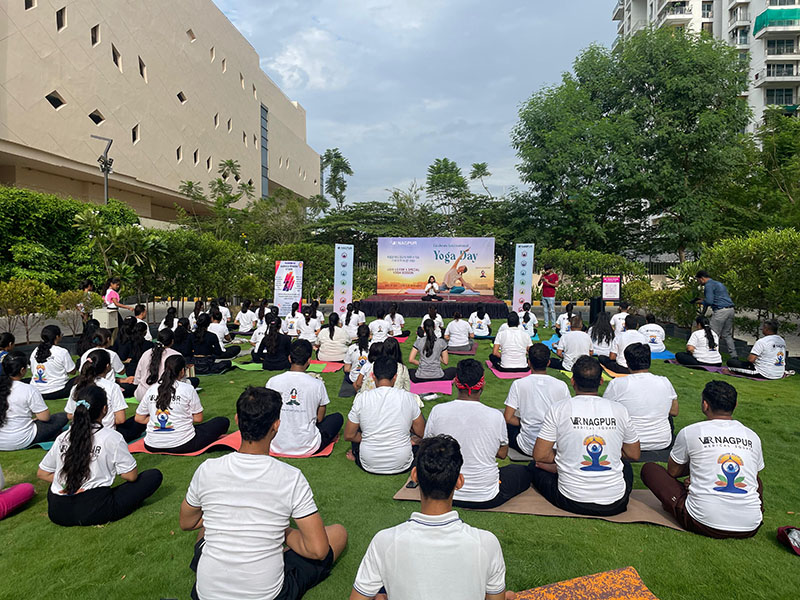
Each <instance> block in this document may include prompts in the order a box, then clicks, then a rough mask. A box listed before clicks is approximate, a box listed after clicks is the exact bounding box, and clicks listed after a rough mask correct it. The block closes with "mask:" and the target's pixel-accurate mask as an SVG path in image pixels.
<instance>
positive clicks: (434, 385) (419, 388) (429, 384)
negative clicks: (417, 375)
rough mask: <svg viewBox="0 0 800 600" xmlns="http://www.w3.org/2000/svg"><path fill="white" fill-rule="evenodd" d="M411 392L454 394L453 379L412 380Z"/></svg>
mask: <svg viewBox="0 0 800 600" xmlns="http://www.w3.org/2000/svg"><path fill="white" fill-rule="evenodd" d="M410 392H411V393H412V394H418V395H420V396H422V395H423V394H448V395H449V394H452V393H453V382H452V381H426V382H425V383H414V382H413V381H412V382H411V388H410Z"/></svg>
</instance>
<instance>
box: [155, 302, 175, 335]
mask: <svg viewBox="0 0 800 600" xmlns="http://www.w3.org/2000/svg"><path fill="white" fill-rule="evenodd" d="M177 328H178V309H177V308H175V307H174V306H170V307H169V308H167V314H166V315H165V316H164V319H163V320H162V321H161V323H159V324H158V330H159V331H161V330H163V329H169V330H171V331H175V330H176V329H177Z"/></svg>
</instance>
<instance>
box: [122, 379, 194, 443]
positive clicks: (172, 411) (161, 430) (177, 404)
mask: <svg viewBox="0 0 800 600" xmlns="http://www.w3.org/2000/svg"><path fill="white" fill-rule="evenodd" d="M158 385H159V384H157V383H156V384H154V385H152V386H150V388H149V389H148V390H147V393H146V394H145V395H144V398H142V401H141V402H140V403H139V406H138V407H137V408H136V414H137V415H147V416H149V417H150V420H149V421H148V422H147V432H146V433H145V436H144V442H145V444H147V445H148V446H150V447H151V448H177V447H178V446H181V445H183V444H185V443H186V442H189V441H191V440H192V439H194V435H195V434H194V421H192V415H195V414H197V413H201V412H203V405H202V404H200V397H199V396H198V395H197V391H196V390H195V389H194V388H193V387H192V386H191V385H190V384H188V383H184V382H182V381H176V382H175V386H174V389H175V396H174V397H173V398H172V401H171V402H170V405H169V408H168V409H167V410H164V411H161V410H158V408H157V407H156V402H157V400H158Z"/></svg>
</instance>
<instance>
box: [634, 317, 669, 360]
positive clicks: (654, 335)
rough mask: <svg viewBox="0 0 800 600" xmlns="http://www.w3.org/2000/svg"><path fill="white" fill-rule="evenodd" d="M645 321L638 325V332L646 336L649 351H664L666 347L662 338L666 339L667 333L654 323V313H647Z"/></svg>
mask: <svg viewBox="0 0 800 600" xmlns="http://www.w3.org/2000/svg"><path fill="white" fill-rule="evenodd" d="M644 319H645V321H647V322H646V323H645V324H644V325H642V326H641V327H639V333H641V334H642V335H643V336H644V337H646V338H647V343H648V344H649V345H650V352H652V353H654V354H655V353H657V352H664V351H665V350H666V349H667V347H666V346H665V345H664V340H666V339H667V333H666V332H665V331H664V328H663V327H662V326H661V325H659V324H658V323H656V317H655V315H653V314H651V313H647V316H646V317H645V318H644Z"/></svg>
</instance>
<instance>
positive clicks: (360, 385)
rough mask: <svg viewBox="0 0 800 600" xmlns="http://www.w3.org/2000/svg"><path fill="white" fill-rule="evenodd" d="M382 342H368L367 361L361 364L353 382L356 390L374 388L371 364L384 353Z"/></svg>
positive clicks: (364, 390)
mask: <svg viewBox="0 0 800 600" xmlns="http://www.w3.org/2000/svg"><path fill="white" fill-rule="evenodd" d="M383 344H384V343H383V342H376V343H374V344H370V347H369V353H368V354H367V362H366V363H364V365H362V367H361V371H360V372H359V374H358V378H357V379H356V380H355V382H354V383H353V387H354V388H355V390H356V391H357V392H362V391H363V392H367V391H369V390H374V389H375V380H374V379H373V378H372V365H374V364H375V361H376V360H378V358H379V357H381V356H383V355H384V354H383Z"/></svg>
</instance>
